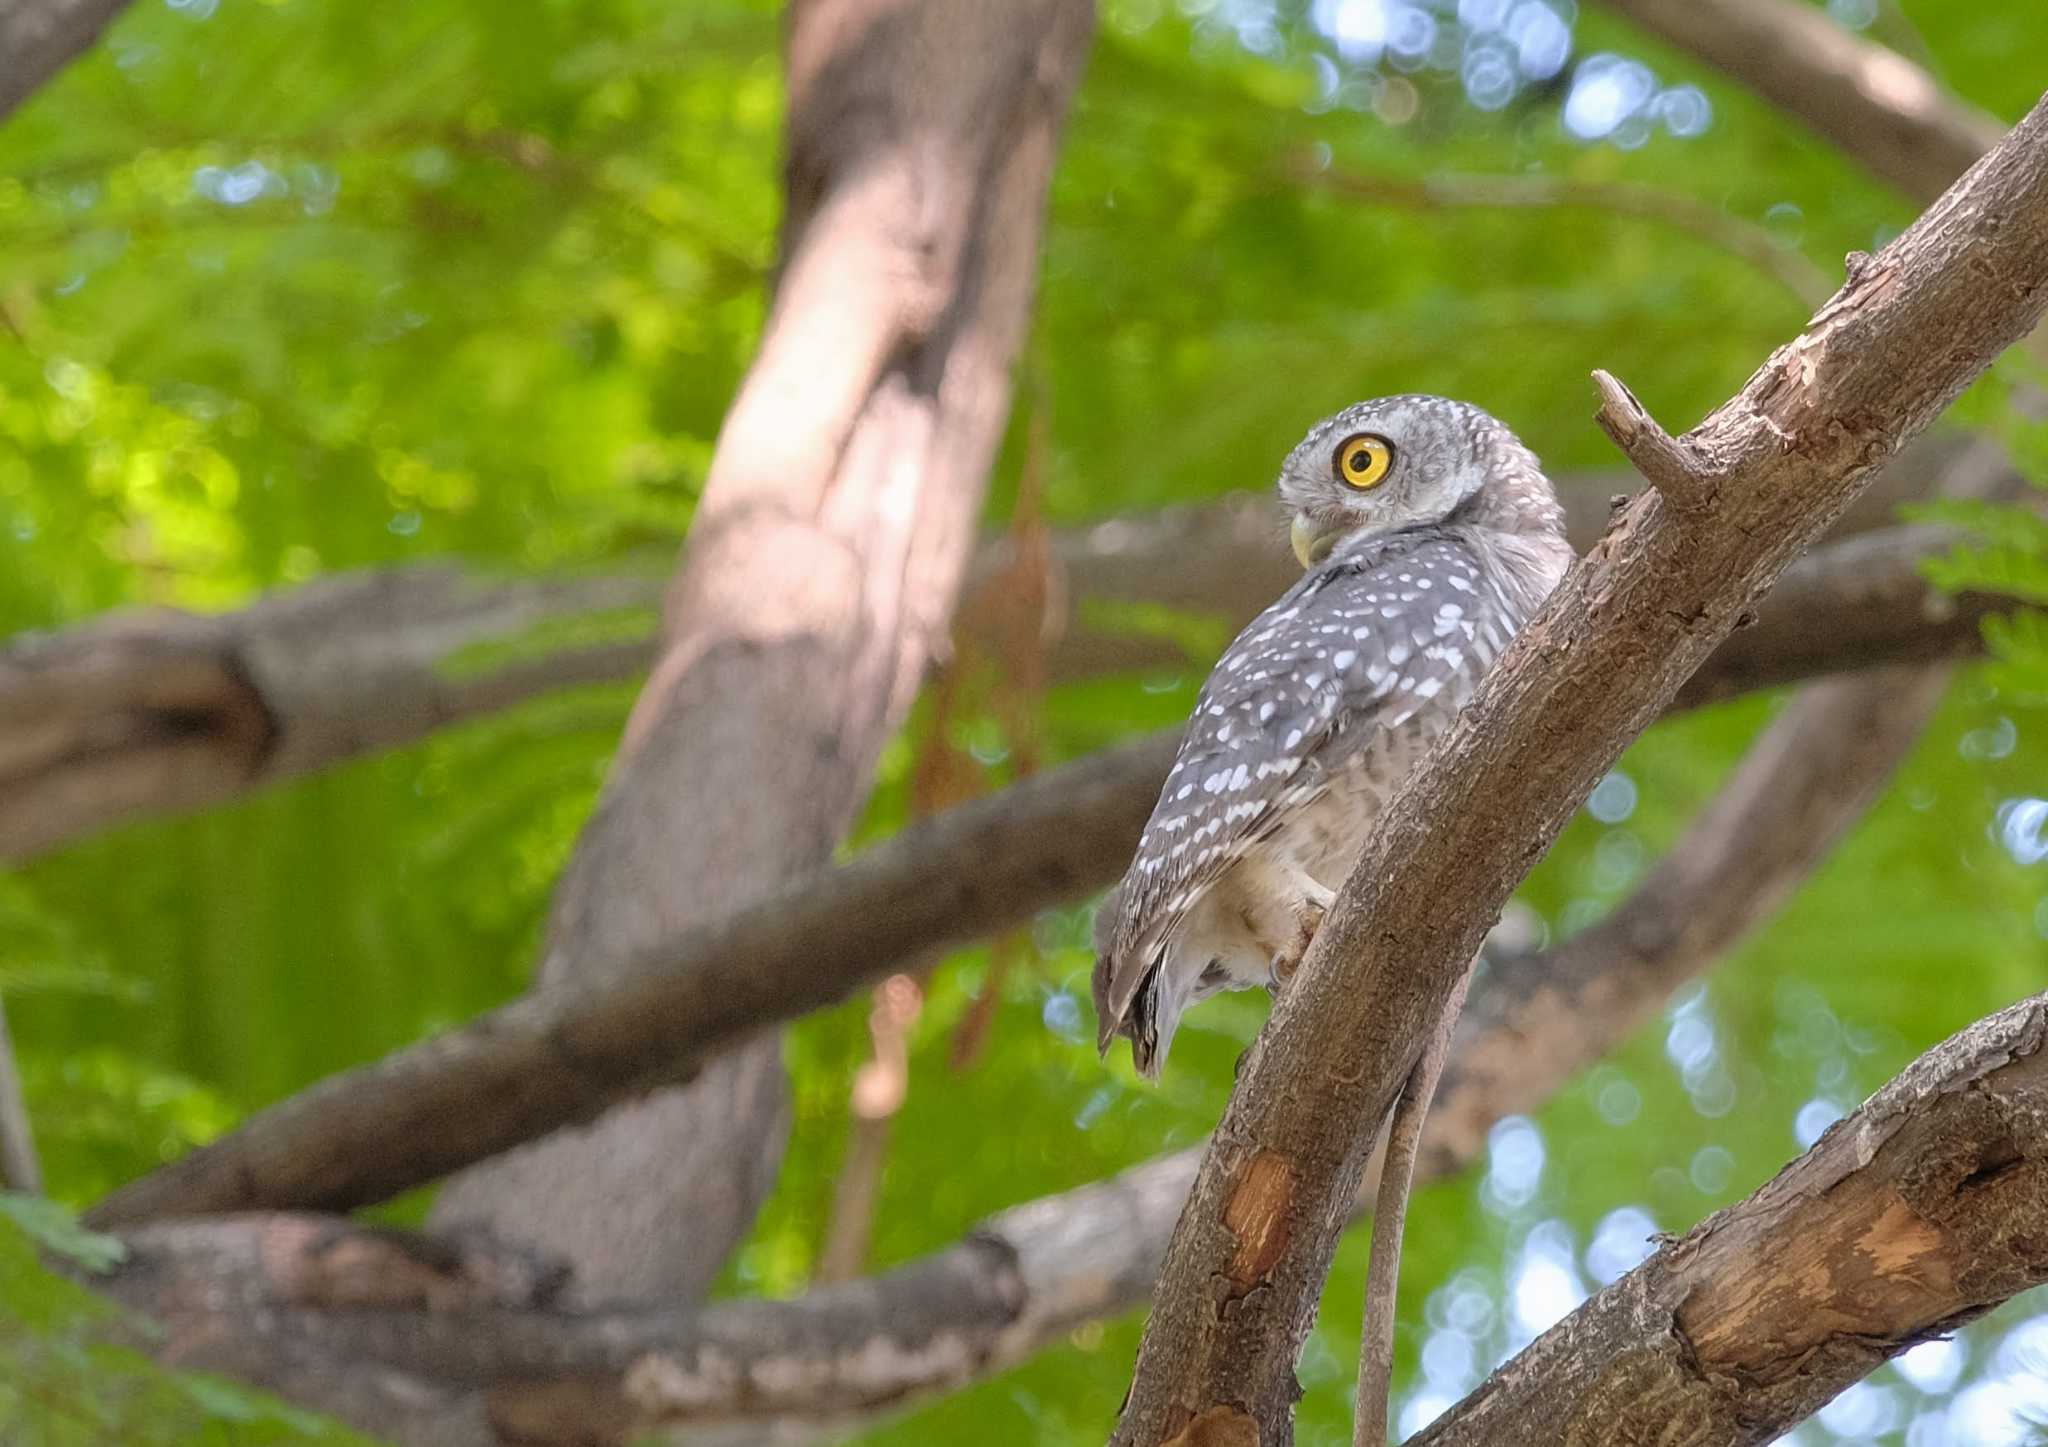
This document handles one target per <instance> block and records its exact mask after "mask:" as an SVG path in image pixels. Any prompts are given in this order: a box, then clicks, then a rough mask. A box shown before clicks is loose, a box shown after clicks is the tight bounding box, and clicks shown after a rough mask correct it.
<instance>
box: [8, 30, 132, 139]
mask: <svg viewBox="0 0 2048 1447" xmlns="http://www.w3.org/2000/svg"><path fill="white" fill-rule="evenodd" d="M127 8H128V0H0V121H4V120H6V119H7V117H8V115H9V114H10V113H11V112H12V111H13V110H14V108H15V107H16V106H18V105H20V104H21V103H22V102H23V101H25V100H27V99H28V98H29V97H30V96H31V95H33V94H35V92H36V90H37V89H38V88H39V87H41V85H42V84H43V82H44V81H46V80H48V79H49V78H50V77H51V76H53V75H55V74H56V73H57V72H58V71H60V70H62V69H63V68H64V67H65V66H67V65H69V64H70V63H71V62H72V61H73V60H75V59H76V58H77V57H78V56H79V55H81V54H83V53H84V52H85V51H87V50H89V49H91V48H92V45H93V43H94V42H95V41H97V40H98V39H99V38H100V32H101V31H102V30H104V29H106V28H107V26H108V24H109V23H111V22H112V20H113V19H114V17H115V16H117V15H119V14H120V13H121V12H122V11H123V10H126V9H127Z"/></svg>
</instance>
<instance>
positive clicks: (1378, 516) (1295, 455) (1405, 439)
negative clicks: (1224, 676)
mask: <svg viewBox="0 0 2048 1447" xmlns="http://www.w3.org/2000/svg"><path fill="white" fill-rule="evenodd" d="M1279 486H1280V500H1281V501H1282V502H1283V503H1285V504H1286V505H1287V508H1288V511H1289V512H1291V513H1292V514H1293V517H1294V526H1293V538H1294V552H1295V555H1296V556H1297V557H1299V558H1300V559H1301V565H1302V566H1303V567H1304V568H1309V567H1313V566H1315V565H1316V564H1317V563H1319V562H1321V561H1322V560H1323V559H1324V558H1327V557H1328V556H1329V555H1330V554H1331V553H1332V552H1333V551H1334V550H1335V549H1336V548H1337V547H1338V545H1339V544H1341V543H1344V542H1346V541H1348V540H1349V539H1351V538H1354V537H1359V536H1366V535H1378V534H1383V533H1389V532H1394V531H1397V530H1399V529H1402V528H1411V527H1417V526H1421V525H1424V524H1429V523H1444V522H1452V521H1458V522H1469V523H1471V524H1473V525H1474V526H1478V527H1490V528H1497V529H1500V530H1501V531H1504V532H1529V533H1549V534H1556V535H1561V534H1562V532H1563V528H1564V512H1563V509H1561V508H1560V507H1559V506H1558V504H1557V496H1556V494H1555V493H1554V492H1553V491H1552V489H1551V486H1550V481H1549V479H1548V478H1546V477H1544V475H1543V470H1542V468H1541V466H1540V465H1539V464H1538V463H1537V461H1536V457H1535V454H1533V453H1532V452H1530V451H1529V449H1528V448H1526V447H1524V446H1523V445H1522V444H1521V441H1520V440H1519V439H1518V438H1517V437H1516V436H1515V434H1514V433H1512V432H1510V431H1508V429H1507V428H1506V427H1505V426H1503V425H1502V424H1501V423H1500V422H1499V421H1497V420H1496V419H1495V418H1493V417H1492V416H1490V415H1489V414H1487V413H1485V412H1483V411H1481V410H1480V409H1479V408H1477V407H1474V406H1472V405H1470V404H1469V403H1465V402H1453V401H1452V400H1451V399H1450V398H1448V397H1431V396H1427V395H1423V394H1409V395H1406V396H1400V397H1379V398H1375V399H1374V400H1372V401H1370V402H1356V403H1353V404H1352V405H1351V406H1349V407H1346V408H1345V409H1344V410H1343V411H1342V412H1339V413H1337V414H1336V415H1335V416H1333V417H1326V418H1324V419H1323V420H1322V421H1320V422H1318V423H1316V425H1315V426H1313V427H1311V428H1310V429H1309V431H1308V436H1306V437H1304V438H1303V439H1302V440H1301V442H1300V443H1299V444H1298V445H1297V446H1296V447H1295V449H1294V450H1293V451H1292V452H1290V453H1288V454H1287V461H1286V462H1285V463H1284V464H1282V466H1281V468H1280V484H1279Z"/></svg>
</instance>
